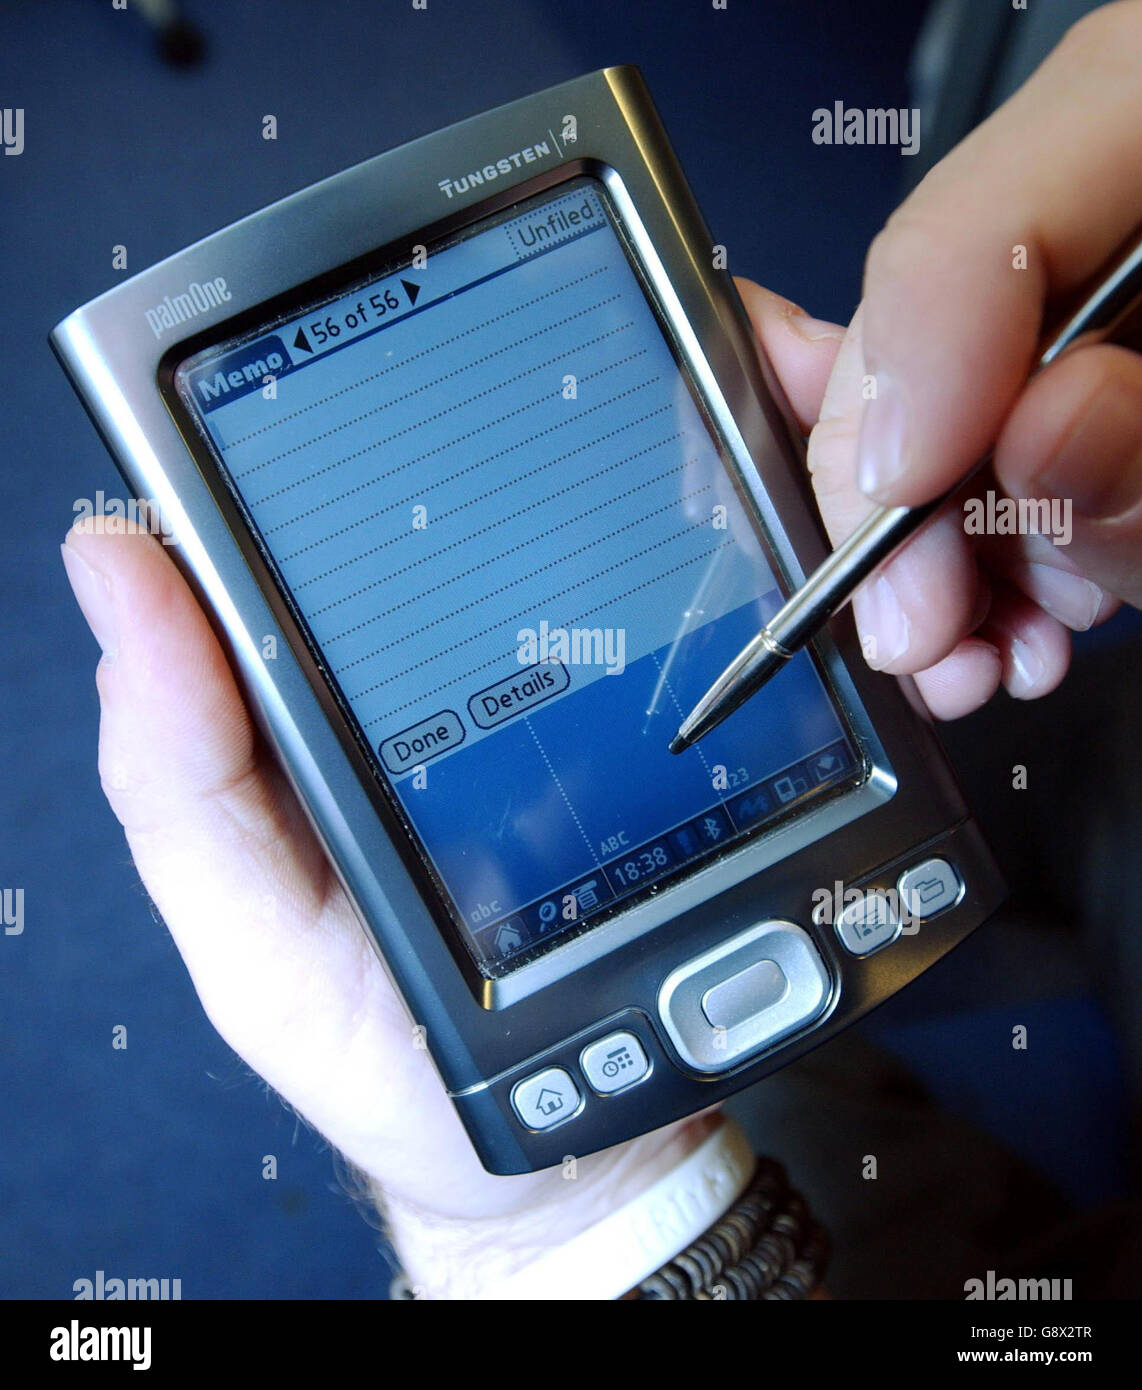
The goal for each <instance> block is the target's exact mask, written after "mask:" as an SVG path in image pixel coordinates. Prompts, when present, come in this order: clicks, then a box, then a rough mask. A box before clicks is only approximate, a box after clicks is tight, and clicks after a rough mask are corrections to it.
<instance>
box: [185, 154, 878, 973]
mask: <svg viewBox="0 0 1142 1390" xmlns="http://www.w3.org/2000/svg"><path fill="white" fill-rule="evenodd" d="M612 216H613V214H612V213H611V211H610V209H609V206H608V203H607V201H606V197H605V194H604V193H603V191H602V189H601V186H600V185H598V184H597V183H596V182H595V181H594V180H591V179H587V178H583V179H579V180H576V181H574V182H572V183H570V184H567V183H565V184H561V185H560V186H559V189H558V190H557V191H556V192H554V193H547V194H544V195H540V196H539V197H538V198H535V199H532V200H530V201H527V202H523V203H517V204H516V205H514V206H513V207H512V208H511V209H510V210H509V211H508V212H506V213H502V214H500V215H499V216H497V217H495V218H492V219H487V220H484V221H482V222H478V223H476V224H475V226H474V227H471V228H469V229H467V231H466V232H464V233H462V234H460V235H458V236H455V237H453V238H452V239H451V240H447V241H444V242H442V243H440V244H438V245H433V246H429V247H427V248H426V249H425V251H424V252H423V253H421V254H419V255H416V256H414V259H413V260H411V261H409V262H408V263H407V264H406V265H404V266H403V268H400V269H398V270H396V271H390V272H388V273H386V274H384V275H383V276H381V277H379V278H374V279H371V280H369V281H367V282H363V283H359V284H357V285H356V286H355V287H354V288H353V289H352V290H350V291H349V292H347V293H345V294H343V295H341V296H340V297H339V298H337V299H335V300H331V301H326V302H324V303H322V304H320V305H319V306H316V307H313V308H310V309H309V310H307V311H306V312H304V313H300V314H296V315H294V316H292V317H290V318H288V319H286V320H285V321H283V322H277V323H275V324H273V325H272V326H270V327H268V328H266V329H264V330H263V331H261V332H259V333H257V334H255V335H251V336H250V337H247V338H244V339H241V340H238V341H237V342H234V341H231V342H229V343H228V344H226V345H224V346H222V347H218V348H212V349H210V350H208V351H206V352H202V353H199V354H198V355H197V356H195V357H193V358H190V359H188V360H187V361H185V362H184V363H183V364H182V365H181V366H180V367H179V368H178V371H177V373H176V384H177V388H178V390H179V392H180V395H181V396H182V398H183V400H184V401H185V402H186V404H187V405H188V406H189V407H190V409H191V410H192V411H193V413H194V414H195V415H196V416H197V418H198V420H199V422H200V424H201V426H202V428H203V429H204V431H205V432H206V434H207V435H208V436H209V439H210V440H211V441H212V442H213V446H214V449H215V451H216V453H217V456H218V458H219V460H220V462H221V464H222V467H223V470H224V472H225V474H227V475H228V476H229V479H230V484H231V486H232V488H233V490H234V491H235V492H236V493H237V495H238V496H239V497H240V499H241V501H242V502H243V504H244V507H245V510H246V512H247V514H248V517H249V518H250V520H251V522H252V524H253V527H254V528H255V529H256V531H257V532H258V533H260V536H261V539H262V543H263V545H264V548H265V550H266V551H267V552H268V554H269V556H270V557H271V559H272V561H273V562H274V565H275V566H276V569H277V571H278V574H279V576H280V578H281V581H282V582H283V584H284V586H285V587H286V589H287V590H288V592H289V594H290V595H292V599H293V603H294V605H295V607H296V609H297V611H298V612H299V613H300V615H301V617H302V619H303V620H304V624H305V626H306V627H307V628H308V633H309V638H310V640H311V641H312V642H313V643H314V644H315V645H316V646H317V648H318V649H319V651H320V655H321V658H322V661H323V663H324V665H325V667H326V669H327V670H328V671H329V672H330V673H331V675H332V678H333V680H334V681H335V683H336V686H337V687H338V688H339V692H340V696H341V699H342V702H343V704H344V705H346V706H347V707H348V709H349V710H350V711H351V714H352V716H353V718H354V719H355V722H356V724H357V725H358V726H359V731H360V733H361V734H362V735H363V737H364V739H365V741H366V742H367V744H368V746H369V747H370V749H371V750H372V755H373V758H374V761H375V766H376V770H377V773H378V774H379V775H381V776H383V777H384V778H385V779H387V781H388V783H389V784H390V786H391V788H392V790H393V792H394V793H395V795H396V797H397V798H398V799H399V802H400V804H401V806H402V807H403V810H404V813H405V816H406V818H407V820H408V822H409V823H410V824H411V826H412V828H413V831H414V833H415V839H416V840H418V841H419V852H420V853H421V854H422V855H423V856H426V857H427V859H428V860H429V861H430V862H431V865H432V866H433V868H434V870H435V877H436V879H437V880H438V881H439V883H440V884H442V885H443V887H444V890H445V893H446V895H447V899H448V900H449V901H446V903H445V906H446V907H447V908H448V911H449V915H450V916H451V917H452V918H453V919H454V920H455V921H456V922H457V923H463V928H464V930H463V935H464V938H465V940H466V943H467V946H468V948H469V949H470V951H471V952H472V954H473V956H474V957H475V960H476V962H477V964H478V965H479V966H480V967H481V969H482V970H483V971H484V972H485V973H487V974H491V975H497V974H502V973H503V972H504V971H505V970H506V969H509V968H512V967H513V966H514V965H516V964H518V963H520V962H521V961H524V960H528V959H531V958H532V957H533V956H535V955H536V954H537V953H539V952H540V951H542V950H543V949H545V947H546V946H547V945H548V944H549V943H553V942H556V941H562V940H564V939H566V938H567V936H568V934H570V933H573V932H574V933H578V932H581V931H583V930H589V929H590V928H591V927H592V926H594V925H596V924H597V923H598V922H600V921H601V920H603V919H604V918H605V917H609V916H610V915H611V914H612V913H613V912H614V911H615V910H616V909H617V908H619V907H622V906H625V905H626V904H627V903H629V902H630V901H631V900H632V899H633V898H635V897H636V896H637V897H641V896H643V895H644V894H645V893H647V892H648V891H653V889H654V888H655V886H656V885H660V884H661V883H662V882H663V881H664V880H666V879H669V878H671V877H673V876H675V875H677V874H678V873H679V871H680V870H686V869H689V868H693V867H697V866H699V865H701V864H702V863H704V862H705V861H707V860H708V859H709V858H710V857H711V856H712V855H715V854H721V853H723V852H724V851H725V850H726V849H727V847H729V846H731V845H733V844H735V843H740V842H741V841H742V840H744V839H745V838H746V837H749V836H753V835H756V834H757V833H759V832H760V831H763V830H764V828H765V827H766V826H767V825H768V824H770V823H771V822H773V821H774V820H775V819H776V818H777V817H779V816H783V815H785V814H787V813H788V812H789V811H790V809H791V808H799V807H801V806H802V805H804V804H806V803H811V802H812V801H813V800H814V799H815V798H817V797H820V796H821V795H822V794H823V793H826V792H827V791H828V790H829V789H830V788H834V789H835V788H836V786H837V784H838V783H840V782H843V781H850V782H851V780H852V778H853V775H854V770H855V768H856V766H857V762H858V760H857V757H856V754H855V751H854V748H853V745H852V744H851V742H850V740H849V738H848V736H847V735H846V732H845V729H844V728H843V727H842V724H841V721H840V719H839V717H838V714H837V711H836V709H835V707H834V704H833V702H832V700H831V698H830V696H829V695H828V694H827V692H826V688H825V686H824V684H823V682H822V680H821V678H820V677H819V675H818V673H817V670H816V668H815V667H814V665H813V664H812V662H811V661H810V659H809V657H808V656H807V655H801V656H798V657H797V658H796V659H795V660H794V661H793V662H792V663H791V664H790V668H789V669H788V670H786V671H785V672H784V673H783V674H782V676H781V678H780V679H779V680H776V681H774V682H772V683H771V684H770V685H769V686H768V687H766V688H765V689H764V690H763V691H762V692H761V693H760V694H759V695H757V696H755V697H754V698H753V699H752V700H750V701H749V702H748V703H747V704H746V705H745V706H744V707H743V708H742V709H740V710H739V711H738V712H737V713H735V714H734V715H732V716H731V717H730V719H728V720H727V721H726V722H725V723H724V724H722V725H721V727H720V728H718V729H717V730H716V731H714V732H713V733H711V734H710V735H708V736H707V737H706V738H705V739H704V740H702V741H701V742H700V743H699V744H697V745H695V746H694V747H693V748H691V749H689V750H688V751H687V752H685V753H683V754H681V755H678V756H675V755H672V754H671V753H670V752H669V751H668V744H669V742H670V739H671V738H672V737H673V735H674V733H675V731H676V730H677V727H678V724H679V721H680V720H681V719H682V717H683V716H684V715H685V714H687V713H689V711H690V709H691V707H692V706H693V705H694V703H695V702H696V700H697V699H698V698H699V697H700V696H701V695H702V694H703V693H704V691H705V690H706V688H707V687H708V686H709V685H710V683H711V682H712V681H713V680H714V678H715V677H716V676H717V675H718V674H719V672H720V671H721V670H722V668H723V667H724V666H725V665H726V664H727V663H728V662H729V661H730V660H731V659H732V657H733V656H734V655H735V654H736V653H737V652H738V651H739V650H740V648H741V647H742V646H743V645H744V644H745V643H746V642H747V641H748V640H749V639H750V638H751V637H752V636H754V635H755V634H756V633H757V631H758V630H759V629H760V627H761V626H762V625H763V623H764V622H765V621H766V620H767V619H768V618H769V617H771V616H772V615H773V613H774V612H775V611H776V609H777V608H778V607H779V606H780V603H781V595H780V593H779V590H778V585H777V580H776V577H775V575H774V572H773V570H772V569H771V567H770V565H769V563H768V562H767V559H766V556H765V552H764V551H763V549H762V545H761V544H760V542H759V539H758V536H757V533H756V531H755V529H754V525H753V523H752V521H751V519H750V516H749V514H748V513H747V511H746V509H745V507H744V506H743V504H742V502H741V501H740V500H739V496H738V493H737V492H736V491H735V487H734V485H733V483H732V481H731V475H730V473H729V471H728V469H727V466H726V464H725V462H723V458H722V455H721V453H720V451H719V445H718V443H717V442H716V441H715V437H714V435H713V433H712V431H711V429H710V427H709V426H708V424H707V423H706V419H705V416H704V414H703V413H702V411H701V410H700V409H699V407H698V405H697V403H696V400H695V397H694V395H693V394H692V391H691V389H690V386H689V384H688V379H687V377H686V376H684V374H683V372H682V370H681V369H680V367H679V364H678V362H677V361H676V359H675V356H674V353H673V351H672V349H671V347H670V344H669V341H668V339H667V337H666V336H665V335H664V333H663V330H662V328H661V327H660V325H659V321H658V318H657V315H656V313H655V311H654V309H653V308H652V306H651V303H650V301H649V300H648V298H647V296H646V295H645V294H644V292H643V290H642V288H641V284H640V281H639V278H638V276H637V275H636V273H635V270H634V268H633V266H632V264H631V261H630V259H629V257H628V254H627V252H626V250H625V249H624V244H623V241H622V240H621V239H620V235H619V234H618V232H617V230H616V227H615V225H614V223H613V221H612Z"/></svg>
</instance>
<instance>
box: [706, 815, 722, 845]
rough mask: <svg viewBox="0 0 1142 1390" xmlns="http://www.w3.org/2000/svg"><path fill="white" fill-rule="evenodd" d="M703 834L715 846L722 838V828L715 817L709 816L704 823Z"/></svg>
mask: <svg viewBox="0 0 1142 1390" xmlns="http://www.w3.org/2000/svg"><path fill="white" fill-rule="evenodd" d="M702 834H703V835H705V837H706V839H707V840H709V841H710V843H711V844H713V843H714V842H715V841H716V840H720V839H721V838H722V827H721V825H719V823H718V822H717V821H716V820H715V819H714V817H713V816H707V817H706V819H705V820H704V821H703V822H702Z"/></svg>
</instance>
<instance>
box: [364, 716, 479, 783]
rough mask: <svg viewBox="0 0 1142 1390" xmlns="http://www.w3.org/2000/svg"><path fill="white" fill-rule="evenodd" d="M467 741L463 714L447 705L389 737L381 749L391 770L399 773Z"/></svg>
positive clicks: (382, 758) (383, 757)
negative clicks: (454, 711)
mask: <svg viewBox="0 0 1142 1390" xmlns="http://www.w3.org/2000/svg"><path fill="white" fill-rule="evenodd" d="M463 742H464V725H463V724H461V722H460V716H459V715H458V714H454V713H453V711H452V710H450V709H445V710H441V711H440V713H439V714H434V715H432V716H431V718H429V719H422V720H421V721H420V723H419V724H414V725H413V726H412V727H411V728H410V729H404V730H402V731H401V732H400V733H399V734H393V736H392V738H387V739H385V741H384V743H382V744H381V746H380V749H379V752H380V755H381V761H382V762H383V763H384V765H385V766H386V767H387V768H388V770H389V771H390V772H395V773H398V774H399V773H402V772H408V770H409V769H410V768H413V767H416V766H418V765H419V764H420V763H426V762H429V761H430V760H431V759H432V758H439V757H440V755H441V753H447V752H448V750H449V749H450V748H458V747H459V746H460V744H462V743H463Z"/></svg>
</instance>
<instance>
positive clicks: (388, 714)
mask: <svg viewBox="0 0 1142 1390" xmlns="http://www.w3.org/2000/svg"><path fill="white" fill-rule="evenodd" d="M702 524H703V525H704V524H705V523H702ZM734 544H736V542H735V541H734V540H733V538H732V537H731V538H730V539H728V540H724V541H723V542H722V543H721V545H717V546H715V547H714V549H713V550H705V551H702V553H701V554H699V555H691V557H690V558H689V559H688V560H683V561H682V563H681V564H680V565H674V566H672V567H671V568H670V569H668V570H660V571H659V573H658V574H656V575H654V576H653V577H652V578H650V579H645V580H643V582H642V583H641V584H636V585H635V586H634V587H633V588H631V589H627V590H625V591H624V592H623V593H621V594H613V595H611V597H610V598H608V599H607V604H614V603H621V602H622V601H623V599H625V598H630V597H631V596H632V595H633V594H637V593H640V592H641V591H642V590H643V589H649V588H650V586H651V585H652V584H657V583H658V582H659V581H660V580H662V579H666V578H668V577H669V576H670V575H672V574H677V573H678V572H679V570H684V569H687V568H688V567H689V566H690V565H696V564H697V563H698V561H699V560H706V559H709V557H710V556H711V555H716V554H717V553H718V551H719V550H725V548H726V546H727V545H734ZM576 587H577V586H576ZM566 592H568V593H569V592H570V590H567V591H566ZM598 610H599V605H598V604H596V605H595V607H594V608H588V609H586V610H585V611H584V612H582V613H579V614H577V615H576V616H575V617H574V618H570V619H569V620H568V621H567V623H566V626H567V627H574V626H575V624H576V623H578V622H581V621H582V619H584V618H586V617H589V616H590V615H591V614H592V613H596V612H598ZM525 611H526V610H525ZM516 616H517V617H518V616H519V615H518V614H517V615H516ZM505 621H506V622H512V621H513V619H511V618H507V619H505ZM482 635H483V634H482V633H478V634H477V636H482ZM469 640H473V641H474V640H475V639H474V638H472V639H469ZM457 645H459V646H463V645H464V644H463V643H462V642H461V643H458V644H457ZM448 650H449V651H451V650H453V649H452V648H448ZM518 650H519V648H518V647H509V648H508V649H507V650H506V651H503V652H500V653H499V655H497V656H494V657H492V659H491V660H490V661H485V662H482V663H481V664H480V665H479V666H473V667H471V668H470V669H469V670H467V671H464V672H462V673H461V674H460V675H459V676H453V677H452V679H451V680H448V681H443V682H442V683H441V684H440V685H438V686H436V687H435V689H434V691H433V692H432V693H433V694H439V693H440V691H442V690H447V689H449V687H451V686H453V685H459V684H460V682H461V681H466V680H471V678H472V677H473V676H475V675H477V674H478V673H479V672H480V671H487V670H489V669H490V668H491V667H492V666H498V665H499V664H500V663H501V662H502V661H505V660H507V658H508V657H509V656H511V655H512V654H513V653H515V652H517V651H518ZM437 655H438V656H443V655H444V652H438V653H437ZM428 660H429V661H433V660H435V657H429V658H428ZM418 664H419V665H421V666H424V665H426V664H427V662H423V661H422V662H420V663H418ZM415 669H416V668H415V667H412V666H410V667H408V669H407V670H405V671H402V672H400V673H399V674H398V675H395V676H390V677H389V678H388V679H387V680H383V681H378V682H377V684H376V685H371V686H369V687H368V689H367V690H361V691H358V692H357V694H356V695H353V696H350V699H351V700H359V699H360V698H361V697H362V696H363V695H369V694H371V693H372V692H373V691H374V690H379V689H380V688H381V686H382V685H391V684H392V682H393V681H397V680H400V679H401V678H402V677H403V676H406V675H407V674H408V672H409V671H412V670H415ZM425 698H426V697H425V696H423V695H421V696H418V697H417V698H416V699H415V700H406V701H405V702H404V704H403V705H397V706H395V707H394V708H393V709H390V710H386V711H385V713H384V714H380V715H378V716H377V717H376V718H375V719H370V720H369V721H368V724H369V727H370V728H371V727H372V726H373V725H374V724H383V723H384V722H385V720H387V719H392V718H393V717H394V716H395V715H398V714H400V713H401V711H402V710H406V709H412V708H413V706H415V705H423V704H424V701H425Z"/></svg>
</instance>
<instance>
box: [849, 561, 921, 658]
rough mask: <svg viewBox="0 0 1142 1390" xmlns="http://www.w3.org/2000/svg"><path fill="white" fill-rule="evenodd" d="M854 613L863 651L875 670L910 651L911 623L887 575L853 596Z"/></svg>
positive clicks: (863, 587)
mask: <svg viewBox="0 0 1142 1390" xmlns="http://www.w3.org/2000/svg"><path fill="white" fill-rule="evenodd" d="M853 614H854V616H855V617H856V622H857V628H858V629H859V630H860V641H861V651H862V652H863V654H864V659H865V660H866V661H867V662H868V664H869V665H870V666H871V667H872V669H873V670H874V671H880V670H883V668H884V667H885V666H888V665H889V664H890V663H891V662H893V661H895V660H896V658H897V657H900V656H903V655H904V653H905V652H906V651H907V650H908V643H909V641H910V640H911V625H910V624H909V622H908V614H907V613H905V611H904V609H903V608H902V607H901V605H900V600H899V599H898V598H897V597H896V590H895V589H894V588H893V587H892V584H891V582H890V581H889V579H888V578H887V576H886V575H883V574H882V575H881V576H880V577H879V578H878V579H876V580H874V581H873V582H872V583H871V584H864V585H862V586H861V587H860V588H859V589H858V590H857V591H856V593H855V594H854V595H853Z"/></svg>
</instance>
